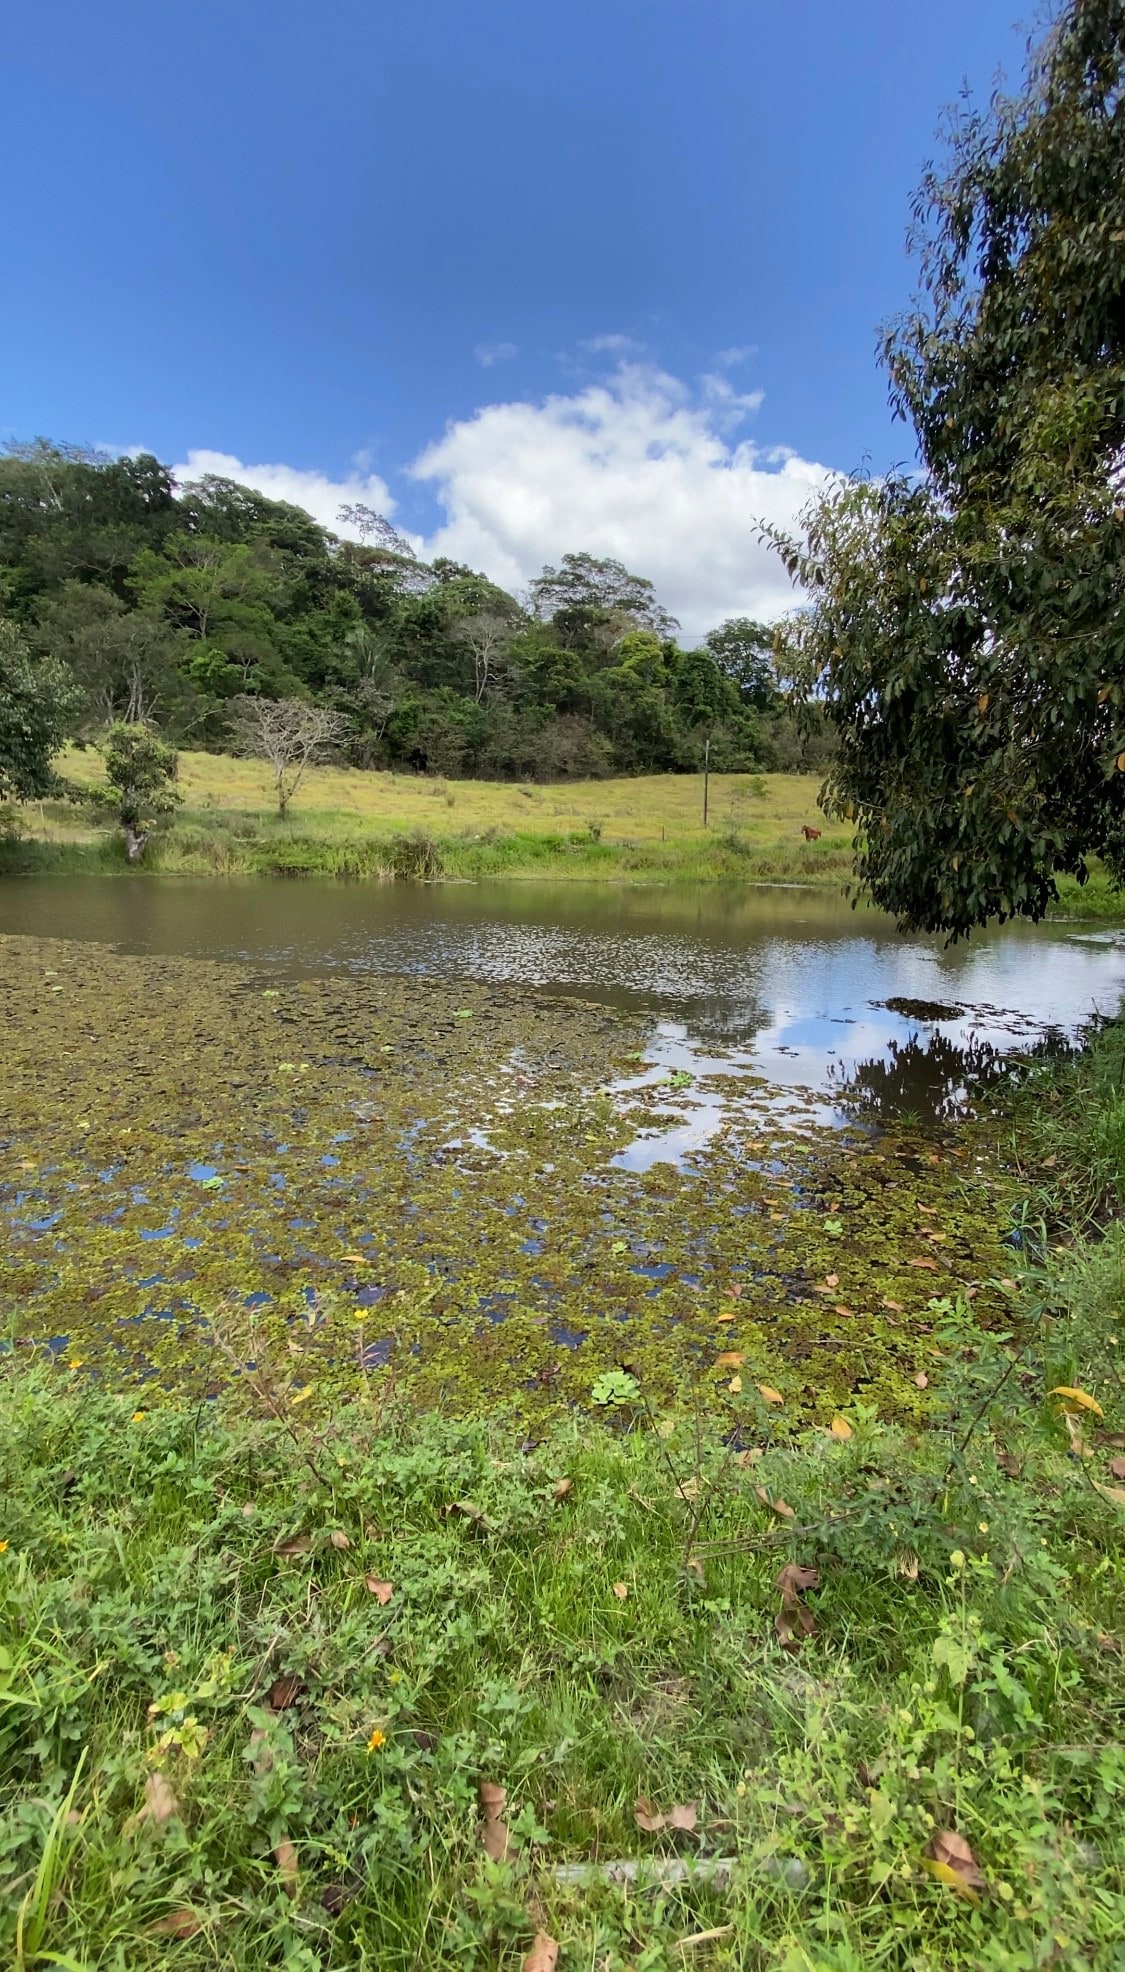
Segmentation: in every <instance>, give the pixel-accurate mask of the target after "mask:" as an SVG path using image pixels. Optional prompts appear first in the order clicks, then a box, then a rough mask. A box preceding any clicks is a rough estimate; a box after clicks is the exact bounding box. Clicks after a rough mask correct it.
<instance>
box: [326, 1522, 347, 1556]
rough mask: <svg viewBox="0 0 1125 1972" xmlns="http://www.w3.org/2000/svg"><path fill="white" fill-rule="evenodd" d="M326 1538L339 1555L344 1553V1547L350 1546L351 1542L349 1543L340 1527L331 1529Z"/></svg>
mask: <svg viewBox="0 0 1125 1972" xmlns="http://www.w3.org/2000/svg"><path fill="white" fill-rule="evenodd" d="M328 1538H329V1540H330V1541H331V1543H332V1545H333V1547H334V1548H338V1549H339V1551H340V1553H341V1554H342V1553H343V1552H344V1549H345V1548H346V1547H350V1546H351V1542H350V1541H349V1539H348V1537H347V1535H346V1534H345V1532H344V1530H343V1528H342V1527H335V1528H333V1530H332V1532H331V1533H330V1534H329V1536H328Z"/></svg>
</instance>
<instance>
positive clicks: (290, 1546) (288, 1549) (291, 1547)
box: [271, 1534, 312, 1558]
mask: <svg viewBox="0 0 1125 1972" xmlns="http://www.w3.org/2000/svg"><path fill="white" fill-rule="evenodd" d="M311 1546H312V1542H311V1540H310V1539H309V1537H308V1535H307V1534H294V1535H293V1537H292V1539H291V1540H288V1541H275V1542H274V1545H273V1548H272V1549H271V1553H273V1554H280V1555H284V1556H286V1557H287V1558H288V1557H289V1556H291V1555H295V1554H307V1553H308V1551H309V1549H310V1548H311Z"/></svg>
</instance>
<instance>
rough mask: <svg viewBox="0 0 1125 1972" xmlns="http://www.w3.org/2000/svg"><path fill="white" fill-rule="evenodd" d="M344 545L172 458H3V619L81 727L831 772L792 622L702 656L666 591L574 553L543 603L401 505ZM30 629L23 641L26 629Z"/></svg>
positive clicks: (440, 762) (351, 753)
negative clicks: (300, 715) (265, 719)
mask: <svg viewBox="0 0 1125 1972" xmlns="http://www.w3.org/2000/svg"><path fill="white" fill-rule="evenodd" d="M340 521H341V523H342V524H348V525H350V527H351V528H352V529H353V530H354V531H355V532H358V533H360V535H361V536H362V539H361V540H360V542H358V543H357V542H355V541H351V540H343V539H340V538H338V537H337V536H335V535H334V534H331V533H329V532H327V531H326V530H325V529H324V528H323V527H320V526H319V525H318V524H317V523H316V521H314V520H313V519H312V518H311V517H310V516H309V515H308V514H306V513H305V512H303V511H302V510H301V509H300V508H298V507H292V506H288V505H286V504H284V503H282V502H280V501H277V500H270V499H266V498H265V497H264V496H263V495H262V494H260V493H257V492H254V491H253V490H251V489H250V488H249V487H245V486H240V485H237V484H235V483H234V482H233V481H231V480H227V479H221V478H216V477H213V476H208V477H206V478H204V479H201V480H199V481H198V482H195V483H192V484H184V485H178V486H177V485H176V484H175V482H174V481H173V478H172V474H171V472H170V470H169V469H168V467H167V466H164V465H162V464H161V463H160V461H159V460H157V459H155V458H153V457H151V456H150V455H147V454H146V455H141V456H139V457H123V458H118V459H109V458H106V457H104V456H101V455H99V454H96V453H91V452H88V451H85V450H83V449H81V448H78V447H73V446H61V445H53V444H50V443H48V442H46V441H45V440H36V441H35V442H34V443H30V444H13V445H10V446H9V447H8V448H7V450H6V454H5V456H3V457H2V458H0V618H2V617H7V618H8V619H10V620H11V621H12V622H13V623H14V625H15V632H16V634H18V636H19V638H20V640H21V642H22V643H23V644H24V645H25V646H26V647H27V648H28V649H29V651H30V653H31V657H32V661H33V662H38V663H39V664H41V665H42V666H43V667H44V670H43V685H44V690H46V688H47V682H48V675H50V676H51V677H57V676H58V675H59V672H58V666H59V665H61V666H63V667H65V670H64V673H63V675H64V676H68V678H69V679H70V680H73V686H74V688H75V689H74V690H73V691H72V693H71V695H70V699H69V705H70V710H69V715H68V717H69V729H70V731H71V732H72V734H73V735H74V737H76V738H78V739H83V738H86V739H94V738H96V737H97V736H98V734H99V733H100V732H102V731H104V729H105V728H106V727H107V726H108V725H110V724H112V723H113V722H115V721H126V722H129V723H144V724H147V725H150V726H152V727H154V728H155V729H157V730H158V731H159V732H161V733H163V734H164V735H165V736H166V737H167V738H168V739H170V740H172V741H173V742H175V743H176V744H178V745H185V746H192V747H197V748H205V749H212V750H218V751H221V750H224V749H227V748H230V747H232V746H235V745H237V744H238V738H237V735H238V731H239V721H238V719H237V717H236V710H235V703H234V702H235V701H237V700H244V699H245V698H246V697H247V696H250V697H256V698H259V699H278V698H303V699H308V700H312V701H314V702H316V703H318V704H321V705H324V706H326V707H329V708H331V709H332V710H333V711H334V712H335V713H336V714H337V715H340V722H341V731H342V735H343V737H342V740H341V756H342V757H343V758H344V759H345V760H347V761H348V762H350V763H351V764H353V765H355V766H360V767H396V768H399V769H404V770H407V771H418V772H427V773H438V774H442V775H448V776H456V775H477V776H482V777H486V778H493V779H505V778H509V777H511V778H518V779H527V778H531V777H538V778H541V779H558V778H563V777H566V776H575V777H593V776H598V775H603V774H633V773H636V774H641V773H666V772H677V771H681V770H685V771H686V770H691V769H695V768H697V767H698V766H699V764H700V760H701V757H702V752H703V746H704V742H705V740H707V739H709V740H710V742H711V761H712V764H713V765H714V766H715V767H716V768H718V769H725V770H728V771H737V770H739V769H743V768H746V769H759V768H764V767H772V768H783V769H784V768H799V767H806V768H807V767H810V766H814V767H815V766H817V765H819V764H821V760H822V758H823V757H824V755H825V753H826V750H827V749H826V747H825V745H824V743H823V742H822V741H820V740H819V739H818V738H817V736H816V735H815V734H814V735H813V736H812V737H811V738H810V737H809V736H807V735H798V733H797V731H796V728H795V727H794V725H793V722H792V720H791V719H790V717H789V714H788V712H787V710H786V707H785V703H784V700H783V699H782V697H781V694H780V693H779V691H778V688H777V680H776V677H775V673H774V668H773V662H772V657H771V635H770V632H769V631H768V630H767V629H766V628H765V627H764V626H762V625H760V624H756V623H753V622H751V621H749V620H747V619H738V620H734V621H730V622H727V623H724V624H723V625H722V626H720V627H719V628H718V629H716V630H715V631H713V632H712V633H711V634H710V635H709V636H708V637H707V639H706V641H705V643H704V645H703V646H702V647H701V648H699V649H696V650H685V649H683V648H681V646H680V645H679V644H678V643H677V641H676V632H677V629H678V625H677V624H676V622H675V620H674V619H673V618H672V617H670V616H669V615H668V614H667V612H666V611H665V610H663V609H662V608H661V606H660V604H659V603H658V602H657V600H656V597H655V595H654V592H653V587H652V584H651V583H650V582H648V581H646V580H644V579H643V578H642V577H640V576H635V575H631V574H630V573H629V572H628V570H626V569H625V568H623V567H622V566H621V564H620V563H618V562H614V561H599V560H596V559H595V558H594V557H592V556H590V555H586V554H569V555H565V556H564V557H563V560H562V565H561V566H560V567H559V568H557V569H555V568H545V569H544V571H543V573H542V575H541V576H539V577H538V579H537V580H536V581H535V582H533V583H532V584H531V588H530V593H529V595H528V597H527V598H526V600H525V601H524V602H523V603H521V602H517V601H516V599H515V598H514V597H512V596H510V595H508V594H507V593H506V592H505V591H504V590H503V589H500V588H497V587H496V585H495V584H494V583H492V582H490V581H488V579H487V578H486V577H485V576H483V575H479V574H474V573H473V571H472V570H471V569H469V568H466V567H463V566H462V565H461V564H459V563H457V562H452V561H448V560H436V561H435V562H434V563H433V564H432V565H427V564H425V563H423V562H420V561H418V560H416V559H415V557H414V554H413V552H412V550H411V548H410V546H409V544H408V543H407V542H406V541H404V540H403V539H402V537H401V536H400V535H398V534H397V533H396V532H395V530H394V528H393V527H392V526H391V525H390V524H389V522H387V521H386V520H384V519H383V518H382V517H381V516H380V515H378V514H375V513H373V512H372V511H371V510H370V509H367V508H364V507H351V508H344V509H341V512H340ZM9 634H12V633H9Z"/></svg>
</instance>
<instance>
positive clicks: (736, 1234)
mask: <svg viewBox="0 0 1125 1972" xmlns="http://www.w3.org/2000/svg"><path fill="white" fill-rule="evenodd" d="M0 1017H2V1019H3V1023H4V1033H5V1040H6V1054H7V1061H6V1075H5V1085H4V1094H3V1111H2V1114H0V1157H2V1163H0V1215H2V1218H3V1222H4V1226H5V1239H4V1243H3V1244H4V1257H3V1260H2V1262H0V1296H2V1304H3V1311H4V1322H5V1328H6V1331H7V1333H8V1335H9V1336H10V1338H11V1340H12V1342H13V1343H15V1344H17V1345H19V1346H31V1345H35V1346H38V1347H39V1348H42V1349H47V1350H50V1351H51V1352H52V1354H53V1355H54V1356H55V1357H56V1358H57V1359H58V1360H59V1361H60V1362H61V1363H63V1364H67V1365H70V1366H72V1367H73V1368H74V1369H75V1370H76V1371H77V1372H81V1373H83V1374H86V1375H96V1376H98V1377H100V1378H103V1379H105V1380H106V1381H107V1382H109V1383H111V1384H113V1385H128V1386H132V1385H134V1384H141V1385H147V1386H151V1393H150V1394H151V1395H155V1393H156V1391H157V1390H158V1389H162V1388H167V1389H171V1388H181V1389H187V1390H195V1391H199V1392H200V1393H205V1392H210V1391H213V1390H214V1389H215V1388H216V1387H218V1385H219V1384H221V1383H223V1382H225V1381H227V1380H228V1379H230V1378H231V1377H232V1376H236V1375H237V1374H239V1373H240V1365H241V1366H245V1365H246V1364H249V1363H253V1362H255V1361H257V1360H259V1359H260V1358H264V1357H265V1356H266V1355H267V1354H272V1355H273V1356H276V1353H277V1351H278V1349H279V1348H280V1349H281V1350H282V1352H283V1354H284V1356H285V1358H286V1364H287V1378H286V1393H287V1394H286V1401H287V1402H302V1403H309V1404H312V1405H314V1406H316V1405H319V1404H320V1403H321V1402H327V1401H330V1400H331V1399H332V1398H333V1397H335V1396H336V1395H338V1394H339V1392H340V1391H341V1388H350V1389H354V1388H355V1387H356V1386H357V1383H358V1381H359V1379H361V1378H365V1379H367V1380H370V1379H372V1378H376V1379H380V1380H381V1381H382V1382H384V1383H385V1382H388V1381H392V1380H393V1382H394V1383H395V1384H396V1385H397V1386H399V1388H400V1389H409V1390H410V1391H411V1392H412V1393H414V1394H415V1395H416V1397H417V1400H418V1401H419V1403H422V1404H440V1405H441V1406H442V1407H443V1408H445V1409H455V1410H459V1411H472V1410H474V1409H477V1408H479V1407H481V1406H482V1405H487V1406H489V1407H491V1406H493V1405H496V1404H505V1403H509V1402H515V1403H517V1404H518V1405H519V1406H520V1407H522V1408H523V1409H525V1410H526V1411H527V1412H529V1413H535V1414H540V1415H543V1414H546V1413H547V1412H550V1411H552V1410H555V1409H558V1408H562V1407H565V1406H567V1405H569V1404H572V1403H575V1402H579V1403H585V1402H588V1401H589V1399H590V1395H591V1391H592V1390H593V1388H594V1386H595V1384H596V1383H597V1380H598V1378H599V1377H601V1376H604V1375H605V1374H606V1373H609V1372H620V1373H622V1374H623V1375H625V1376H626V1377H633V1378H634V1379H637V1380H639V1384H640V1385H641V1386H643V1388H644V1390H645V1391H646V1392H647V1393H649V1395H650V1396H653V1395H655V1396H656V1397H657V1398H658V1399H664V1398H668V1397H671V1396H673V1395H675V1394H678V1395H680V1396H681V1397H683V1396H684V1395H686V1394H687V1393H688V1392H689V1391H694V1392H695V1393H696V1400H697V1401H699V1402H701V1403H702V1404H704V1405H705V1406H708V1407H713V1408H716V1409H718V1410H719V1411H720V1412H721V1413H722V1414H723V1415H726V1416H728V1417H729V1418H730V1420H731V1423H732V1425H733V1426H734V1427H735V1428H737V1426H738V1423H739V1420H740V1418H741V1419H744V1418H745V1416H746V1414H747V1408H748V1407H751V1408H752V1407H753V1406H755V1405H758V1406H760V1403H761V1402H762V1401H763V1400H762V1399H761V1397H760V1394H759V1392H758V1388H757V1386H758V1385H759V1384H763V1383H764V1384H766V1385H767V1386H768V1387H769V1388H771V1389H773V1390H776V1391H777V1392H779V1393H780V1395H781V1397H782V1398H783V1399H784V1403H785V1405H786V1407H787V1414H792V1415H794V1416H796V1415H812V1416H814V1417H815V1416H820V1415H823V1416H824V1417H829V1416H831V1414H832V1412H833V1410H834V1408H835V1407H836V1406H837V1405H838V1404H839V1403H840V1402H842V1401H844V1399H845V1398H847V1397H849V1396H855V1395H859V1396H861V1397H863V1398H864V1399H865V1400H867V1401H869V1402H871V1403H872V1404H874V1405H875V1406H876V1407H877V1408H878V1409H879V1410H881V1411H883V1412H885V1413H891V1412H894V1413H897V1414H900V1415H909V1414H911V1413H912V1412H914V1411H918V1410H921V1409H924V1408H925V1405H926V1402H927V1399H926V1396H925V1391H926V1389H927V1387H928V1385H929V1384H930V1383H931V1382H932V1381H933V1380H934V1378H935V1377H936V1376H938V1375H940V1347H939V1345H938V1343H937V1342H936V1341H935V1340H934V1338H933V1334H932V1330H933V1326H934V1313H933V1308H932V1306H931V1304H932V1303H933V1302H935V1301H940V1300H941V1299H942V1298H948V1296H949V1295H950V1294H952V1293H961V1292H965V1293H968V1294H969V1295H970V1296H971V1295H973V1294H974V1293H976V1294H977V1297H978V1298H977V1300H976V1304H975V1305H976V1309H977V1313H978V1316H979V1317H980V1318H982V1319H985V1320H987V1319H988V1316H989V1311H990V1310H995V1309H997V1308H998V1307H1000V1306H1002V1305H1003V1300H1004V1289H1003V1287H1002V1286H997V1285H996V1281H997V1277H998V1276H1002V1275H1003V1274H1004V1273H1005V1271H1006V1268H1007V1264H1008V1263H1009V1262H1010V1258H1011V1250H1010V1248H1009V1247H1006V1246H1005V1245H1004V1244H1003V1243H1002V1234H1003V1227H1004V1225H1005V1223H1006V1220H1007V1216H1008V1200H1009V1198H1010V1195H1011V1180H1010V1179H1009V1178H1008V1177H1007V1175H1006V1174H1005V1171H1004V1169H1003V1167H1002V1161H1001V1160H1000V1159H999V1158H998V1157H997V1155H996V1152H995V1148H994V1145H993V1141H992V1137H991V1136H990V1134H989V1126H987V1125H985V1124H983V1123H982V1124H980V1125H974V1124H972V1123H971V1122H970V1123H966V1122H961V1123H959V1125H958V1129H957V1135H956V1136H955V1137H952V1136H943V1135H941V1134H940V1133H937V1132H931V1133H930V1134H926V1132H924V1131H923V1130H922V1129H921V1128H920V1127H919V1128H910V1129H906V1130H901V1131H899V1132H895V1131H893V1130H888V1131H884V1132H883V1133H881V1134H878V1133H876V1132H874V1131H873V1130H872V1129H871V1128H870V1126H869V1125H868V1126H861V1125H860V1124H854V1125H852V1126H850V1127H832V1126H830V1125H828V1124H826V1123H824V1122H823V1121H818V1120H816V1112H815V1110H812V1109H809V1108H808V1107H807V1106H806V1105H804V1104H803V1103H802V1100H801V1098H800V1096H794V1095H793V1094H792V1092H789V1094H788V1097H787V1100H786V1102H785V1103H779V1102H778V1101H777V1100H776V1094H775V1092H771V1091H770V1090H769V1089H768V1088H767V1087H766V1086H765V1085H764V1084H763V1083H762V1082H761V1081H760V1080H759V1079H758V1078H756V1077H755V1076H754V1075H752V1074H749V1073H747V1072H745V1070H743V1071H741V1072H739V1073H733V1072H732V1073H730V1074H719V1075H711V1076H708V1077H707V1078H706V1079H705V1081H704V1082H701V1083H693V1082H692V1078H691V1077H689V1076H686V1075H680V1076H675V1075H672V1076H669V1075H667V1074H661V1073H660V1072H659V1071H653V1070H652V1068H651V1067H646V1056H645V1039H646V1031H645V1030H646V1023H645V1019H644V1017H643V1016H641V1015H639V1014H637V1013H635V1012H629V1011H623V1010H620V1009H616V1008H610V1007H599V1006H593V1005H589V1004H586V1003H584V1002H580V1001H578V1000H570V999H567V998H566V997H565V996H563V995H561V994H560V995H559V996H558V997H557V998H547V997H544V996H542V995H540V994H536V993H532V992H530V991H526V990H523V989H521V988H518V987H507V986H505V987H488V988H486V987H484V986H482V985H480V984H478V983H473V982H467V981H466V982H462V983H455V984H450V983H448V982H443V981H438V980H430V979H418V978H410V979H404V978H386V977H383V978H371V977H367V978H356V977H344V976H339V975H332V976H329V977H317V978H293V977H289V976H283V975H276V974H272V973H263V972H260V971H252V970H250V969H248V968H245V967H240V966H232V965H219V964H215V963H212V962H210V961H204V960H196V959H190V960H184V959H175V960H172V959H166V958H153V957H144V958H141V957H136V956H125V955H122V954H119V953H116V952H114V951H111V950H109V949H107V948H105V947H100V946H94V945H81V946H80V945H77V944H70V943H68V942H67V941H65V940H49V939H32V938H5V939H2V940H0ZM638 1065H639V1072H638ZM700 1104H704V1105H710V1108H711V1111H712V1112H713V1115H712V1119H711V1122H710V1123H709V1126H708V1130H707V1131H705V1132H703V1133H702V1134H701V1137H700V1140H699V1141H697V1142H695V1143H694V1145H693V1146H692V1147H691V1148H689V1149H688V1150H687V1151H686V1153H684V1154H682V1155H680V1157H679V1160H678V1161H677V1162H669V1161H664V1156H665V1155H666V1152H665V1144H668V1145H670V1146H672V1147H675V1146H676V1145H677V1144H678V1143H679V1142H680V1139H681V1138H682V1136H683V1135H684V1131H685V1121H686V1122H687V1123H688V1124H689V1125H690V1121H691V1117H692V1114H693V1113H694V1111H695V1110H696V1109H697V1108H698V1106H699V1105H700ZM715 1115H717V1119H718V1120H717V1124H716V1123H715V1120H714V1119H715ZM687 1135H688V1136H689V1137H690V1135H691V1131H690V1128H688V1130H687ZM978 1290H979V1292H978ZM216 1345H218V1346H216Z"/></svg>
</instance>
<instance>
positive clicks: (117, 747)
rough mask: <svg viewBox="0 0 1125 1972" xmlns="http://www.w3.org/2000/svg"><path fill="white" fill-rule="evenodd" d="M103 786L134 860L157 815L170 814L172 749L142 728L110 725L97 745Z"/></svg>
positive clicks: (173, 791)
mask: <svg viewBox="0 0 1125 1972" xmlns="http://www.w3.org/2000/svg"><path fill="white" fill-rule="evenodd" d="M102 758H103V759H104V761H105V773H106V780H107V781H108V783H109V786H108V789H106V790H105V791H104V793H102V794H101V797H100V798H101V799H102V800H103V801H104V802H106V803H107V805H109V806H111V807H112V808H113V810H114V813H115V815H116V818H117V820H118V822H119V823H120V824H121V830H122V833H123V835H124V837H125V846H126V851H127V854H128V858H129V861H130V862H131V863H132V862H139V861H140V860H141V858H142V857H143V855H144V852H145V849H146V848H147V846H148V838H149V830H150V829H151V826H152V823H153V822H154V821H155V820H156V819H157V817H158V816H160V815H167V814H170V813H171V811H172V809H173V808H174V807H175V806H176V805H177V803H178V801H179V799H180V796H179V793H178V792H177V790H176V788H175V787H174V786H173V782H174V781H175V778H176V765H177V760H176V752H175V748H174V747H171V746H168V745H166V743H165V742H164V741H163V740H162V739H161V738H160V737H159V735H158V734H156V733H154V732H152V731H151V730H150V728H149V727H147V726H140V725H126V724H124V723H122V722H121V721H118V723H117V724H115V725H113V726H111V727H110V729H109V732H108V733H107V734H106V738H105V741H104V744H103V746H102Z"/></svg>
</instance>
